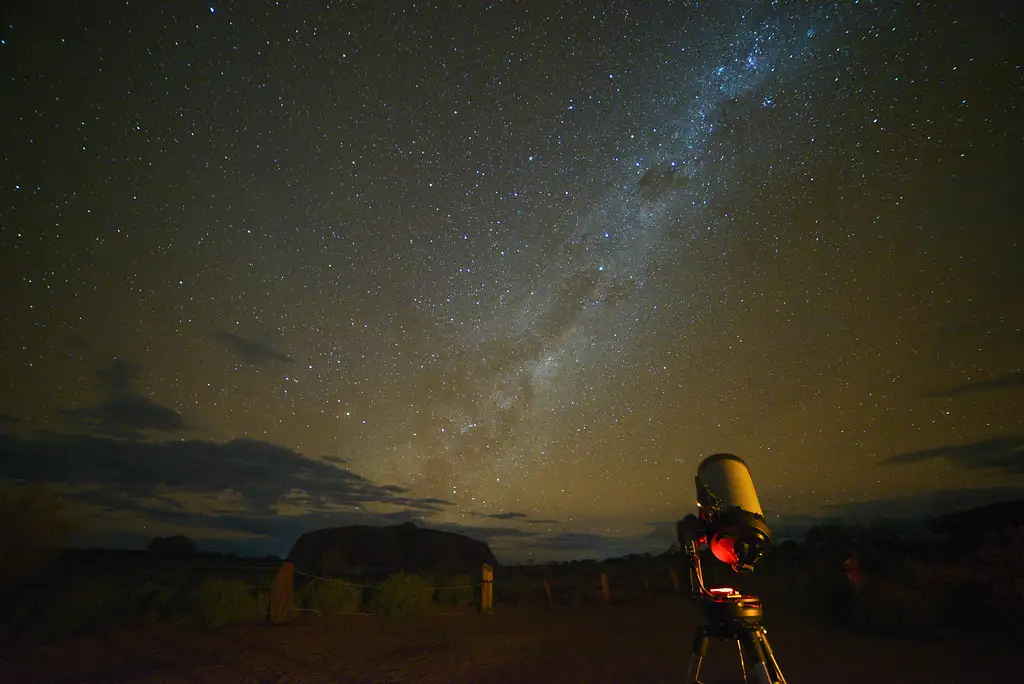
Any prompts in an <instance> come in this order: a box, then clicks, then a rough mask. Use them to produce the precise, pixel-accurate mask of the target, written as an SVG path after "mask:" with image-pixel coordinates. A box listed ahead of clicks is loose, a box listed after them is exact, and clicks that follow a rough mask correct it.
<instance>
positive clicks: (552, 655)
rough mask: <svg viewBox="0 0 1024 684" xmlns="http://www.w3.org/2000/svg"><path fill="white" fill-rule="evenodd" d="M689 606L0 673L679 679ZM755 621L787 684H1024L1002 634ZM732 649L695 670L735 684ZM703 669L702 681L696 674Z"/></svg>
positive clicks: (239, 643)
mask: <svg viewBox="0 0 1024 684" xmlns="http://www.w3.org/2000/svg"><path fill="white" fill-rule="evenodd" d="M695 623H696V615H695V612H694V610H693V607H692V606H691V605H690V604H689V603H688V601H686V600H683V601H674V600H671V599H667V600H664V601H659V602H653V601H652V602H649V603H637V604H631V605H622V606H611V607H602V606H590V607H582V608H555V609H547V608H543V607H515V606H511V607H509V606H499V608H498V612H497V613H496V614H495V615H493V616H485V615H478V614H473V613H469V614H455V615H434V616H430V617H427V618H424V619H423V620H418V621H403V620H386V619H382V618H377V617H362V616H344V617H338V618H332V619H322V620H315V621H309V622H303V623H292V624H285V625H253V626H245V627H234V628H225V629H210V630H198V629H188V628H174V627H166V626H151V627H145V628H140V629H136V630H132V631H124V632H118V633H114V634H107V635H102V636H94V637H79V638H75V639H70V640H67V641H63V642H59V643H55V644H49V645H46V646H42V647H36V648H32V649H22V650H17V651H14V650H12V649H10V648H9V646H8V647H6V648H4V650H3V651H2V656H0V657H2V660H0V682H2V683H4V684H6V683H8V682H11V683H14V682H17V683H18V684H26V683H28V682H38V683H40V684H43V683H54V684H55V683H60V684H71V683H72V682H76V683H77V682H111V683H113V682H124V683H128V682H131V683H132V684H143V683H145V684H158V683H160V684H179V683H181V684H184V683H186V682H188V683H193V682H195V683H207V682H209V683H213V682H218V683H220V682H228V683H235V682H238V683H242V682H246V683H250V682H251V683H256V682H261V683H262V682H288V683H293V684H313V683H314V682H324V683H326V682H423V683H429V682H482V683H485V684H486V683H491V682H493V683H497V682H678V681H681V679H682V677H683V674H684V673H685V669H686V664H687V662H688V659H689V648H690V643H691V639H692V636H693V630H694V626H695ZM765 624H766V625H767V627H768V629H769V636H770V639H771V643H772V646H773V648H774V649H775V653H776V656H777V657H778V659H779V663H780V665H781V667H782V670H783V673H784V674H785V676H786V678H787V680H788V681H789V682H790V684H808V683H811V682H815V683H819V682H820V683H828V684H844V683H846V682H849V683H854V682H856V683H858V684H862V683H864V682H872V683H874V684H886V683H889V682H891V683H893V684H896V683H897V682H898V683H899V684H924V683H926V682H927V683H928V684H933V683H938V682H971V683H976V682H977V683H981V682H984V683H989V682H991V683H999V682H1021V681H1024V673H1022V671H1021V670H1020V669H1019V668H1020V651H1021V650H1024V649H1022V648H1021V647H1022V644H1020V643H1015V642H1014V641H1013V640H1012V639H1010V638H1005V639H1004V638H1001V637H993V636H989V637H983V636H980V635H971V636H963V635H960V636H946V637H941V638H934V637H933V638H927V639H926V638H895V637H884V638H883V637H879V636H868V635H860V634H853V633H850V632H845V631H842V630H838V629H831V628H823V627H820V626H817V625H815V624H814V623H812V622H809V621H807V620H800V619H797V618H792V617H781V618H779V619H777V620H774V621H773V620H772V616H771V615H770V613H768V614H766V617H765ZM738 673H739V665H738V660H737V658H736V648H735V645H733V644H727V643H725V642H721V643H720V644H717V645H714V646H713V647H712V649H711V652H710V654H709V660H708V669H706V672H705V673H704V675H705V677H707V678H710V677H711V676H720V677H731V678H732V681H736V680H737V679H738ZM705 677H702V678H705Z"/></svg>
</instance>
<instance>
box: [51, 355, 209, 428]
mask: <svg viewBox="0 0 1024 684" xmlns="http://www.w3.org/2000/svg"><path fill="white" fill-rule="evenodd" d="M138 375H139V368H138V367H137V366H135V365H133V364H132V363H130V362H128V361H126V360H124V359H114V360H112V361H111V362H110V363H109V364H108V365H107V366H103V367H101V368H99V369H97V370H96V373H95V379H96V384H97V385H98V386H99V390H100V392H101V393H102V394H103V399H102V400H101V401H100V403H99V404H97V405H95V406H90V407H86V408H78V409H62V410H61V411H60V414H61V415H62V416H64V417H65V418H66V419H68V420H69V421H70V422H71V424H72V425H74V426H75V427H77V428H79V429H83V430H86V431H88V432H90V433H93V434H98V435H104V436H107V437H118V438H122V439H141V438H143V437H144V435H145V433H146V432H148V431H154V432H179V431H183V430H187V429H189V426H188V425H186V423H185V421H184V419H183V418H182V417H181V414H179V413H178V412H177V411H175V410H174V409H171V408H168V407H166V406H163V405H161V404H158V403H157V402H155V401H153V400H152V399H150V398H149V397H144V396H142V395H141V394H139V393H138V392H137V391H136V389H135V382H136V380H137V378H138Z"/></svg>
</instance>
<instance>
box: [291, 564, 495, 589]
mask: <svg viewBox="0 0 1024 684" xmlns="http://www.w3.org/2000/svg"><path fill="white" fill-rule="evenodd" d="M295 574H296V575H304V576H306V577H312V578H313V579H317V580H322V581H324V582H334V583H335V584H346V585H348V586H350V587H360V588H362V589H380V587H381V585H379V584H358V583H356V582H349V581H348V580H340V579H334V578H332V577H321V576H320V575H314V574H312V573H309V572H303V571H302V570H298V569H296V570H295ZM479 586H480V585H479V584H463V585H459V586H455V587H446V586H444V587H433V588H434V589H476V588H477V587H479Z"/></svg>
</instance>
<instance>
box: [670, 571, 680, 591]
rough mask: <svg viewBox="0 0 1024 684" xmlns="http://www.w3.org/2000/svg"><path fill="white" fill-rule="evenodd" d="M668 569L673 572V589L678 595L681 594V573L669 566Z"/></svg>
mask: <svg viewBox="0 0 1024 684" xmlns="http://www.w3.org/2000/svg"><path fill="white" fill-rule="evenodd" d="M668 571H669V572H670V573H672V589H673V591H675V592H676V596H678V595H679V573H678V572H676V569H675V568H669V569H668Z"/></svg>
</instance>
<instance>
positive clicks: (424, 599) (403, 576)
mask: <svg viewBox="0 0 1024 684" xmlns="http://www.w3.org/2000/svg"><path fill="white" fill-rule="evenodd" d="M433 594H434V587H432V586H431V585H430V583H429V582H428V581H427V580H426V579H425V578H423V577H420V576H419V575H413V574H410V573H405V572H397V573H395V574H394V575H391V577H388V578H387V580H386V581H385V582H384V584H382V585H381V586H380V589H378V590H377V592H376V595H375V596H374V597H373V602H372V607H373V610H374V612H376V613H380V614H381V615H388V616H405V617H420V616H423V615H426V614H427V611H428V610H429V608H430V599H431V597H432V596H433Z"/></svg>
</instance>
